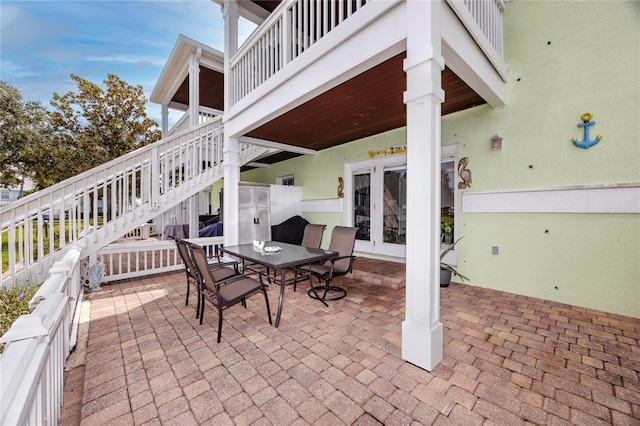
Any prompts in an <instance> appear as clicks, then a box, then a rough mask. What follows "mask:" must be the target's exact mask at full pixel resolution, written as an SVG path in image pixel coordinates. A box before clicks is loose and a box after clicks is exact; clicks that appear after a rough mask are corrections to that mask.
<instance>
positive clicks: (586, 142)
mask: <svg viewBox="0 0 640 426" xmlns="http://www.w3.org/2000/svg"><path fill="white" fill-rule="evenodd" d="M592 118H593V115H591V113H590V112H585V113H584V114H582V115H581V116H580V119H581V120H582V123H579V124H578V127H583V128H584V135H583V136H582V140H581V141H579V140H578V139H577V138H576V137H573V138H571V140H572V141H573V144H574V145H575V146H577V147H578V148H584V149H587V148H591V147H592V146H594V145H595V144H597V143H598V142H600V139H602V135H596V138H595V139H589V126H594V125H595V124H596V122H595V121H591V119H592Z"/></svg>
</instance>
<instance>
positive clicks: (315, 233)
mask: <svg viewBox="0 0 640 426" xmlns="http://www.w3.org/2000/svg"><path fill="white" fill-rule="evenodd" d="M326 227H327V225H316V224H313V223H309V224H307V225H306V226H305V227H304V234H303V235H302V242H301V243H300V245H301V246H302V247H310V248H316V249H317V248H320V244H321V243H322V234H323V233H324V228H326ZM295 272H296V279H295V280H294V281H293V291H296V285H297V284H298V281H299V280H298V276H299V275H300V268H296V271H295ZM300 281H304V280H300Z"/></svg>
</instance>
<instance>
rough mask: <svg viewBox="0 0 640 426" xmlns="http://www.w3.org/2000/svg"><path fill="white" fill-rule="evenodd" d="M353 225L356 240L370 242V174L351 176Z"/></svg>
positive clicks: (357, 173) (360, 173)
mask: <svg viewBox="0 0 640 426" xmlns="http://www.w3.org/2000/svg"><path fill="white" fill-rule="evenodd" d="M353 225H354V226H355V227H356V228H358V230H357V231H356V239H357V240H362V241H370V240H371V173H369V172H356V173H354V175H353Z"/></svg>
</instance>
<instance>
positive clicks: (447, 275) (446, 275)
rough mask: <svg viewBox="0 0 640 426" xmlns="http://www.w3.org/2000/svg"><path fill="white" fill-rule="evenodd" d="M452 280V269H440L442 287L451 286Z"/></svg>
mask: <svg viewBox="0 0 640 426" xmlns="http://www.w3.org/2000/svg"><path fill="white" fill-rule="evenodd" d="M450 282H451V271H448V270H446V269H440V287H449V283H450Z"/></svg>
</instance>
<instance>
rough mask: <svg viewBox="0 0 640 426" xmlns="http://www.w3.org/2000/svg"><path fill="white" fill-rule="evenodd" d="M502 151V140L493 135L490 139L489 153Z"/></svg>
mask: <svg viewBox="0 0 640 426" xmlns="http://www.w3.org/2000/svg"><path fill="white" fill-rule="evenodd" d="M500 150H502V138H501V137H500V135H494V136H493V137H492V138H491V151H500Z"/></svg>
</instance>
